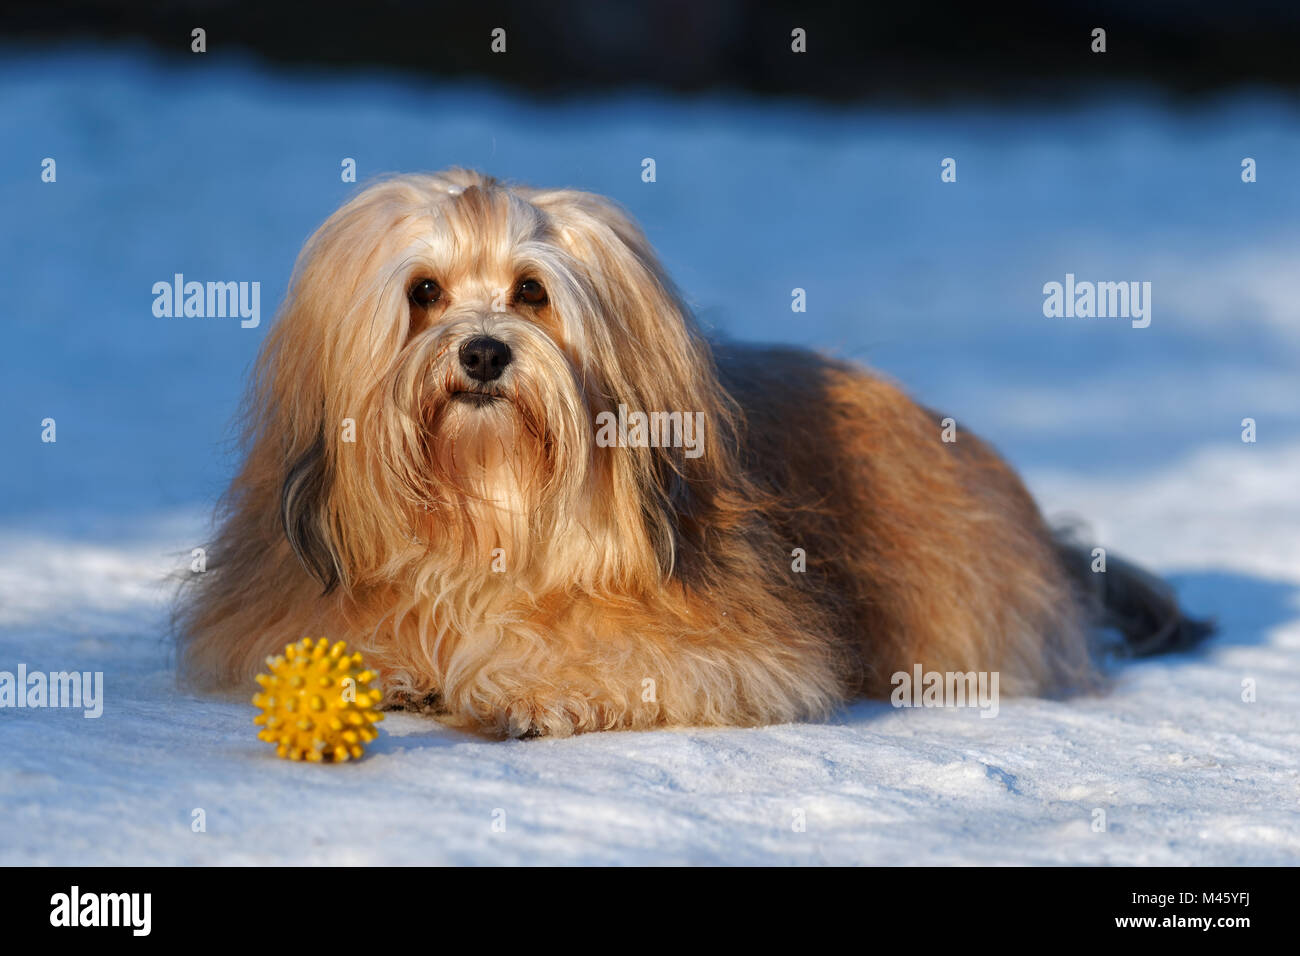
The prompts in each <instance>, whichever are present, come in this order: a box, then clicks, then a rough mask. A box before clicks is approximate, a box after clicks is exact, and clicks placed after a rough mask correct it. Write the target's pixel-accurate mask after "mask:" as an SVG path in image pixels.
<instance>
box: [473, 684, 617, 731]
mask: <svg viewBox="0 0 1300 956" xmlns="http://www.w3.org/2000/svg"><path fill="white" fill-rule="evenodd" d="M496 727H497V730H498V732H499V733H501V735H502V736H505V737H514V738H517V739H521V740H531V739H532V738H534V737H571V736H573V735H574V734H576V733H582V732H584V731H589V730H600V729H602V728H603V721H602V717H601V709H600V708H599V707H596V706H595V705H593V704H592V702H590V701H588V700H586V699H585V698H583V697H580V696H577V695H572V694H562V693H558V692H556V693H534V694H529V695H527V696H525V697H521V698H519V699H516V700H512V701H510V702H509V703H507V704H506V705H505V706H504V707H503V708H502V709H501V711H500V712H499V713H498V714H497V715H496Z"/></svg>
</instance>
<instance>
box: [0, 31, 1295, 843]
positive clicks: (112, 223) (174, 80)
mask: <svg viewBox="0 0 1300 956" xmlns="http://www.w3.org/2000/svg"><path fill="white" fill-rule="evenodd" d="M0 103H3V104H4V107H3V109H0V142H3V143H5V149H4V150H3V151H0V210H2V215H3V219H2V220H0V222H2V223H3V229H0V270H3V271H2V273H0V280H2V285H3V288H4V290H5V294H4V296H3V298H0V310H3V311H2V313H0V321H2V323H3V325H2V326H0V328H2V329H3V331H0V346H2V348H0V363H3V364H2V366H0V403H2V404H0V407H2V408H3V416H0V429H2V430H3V431H2V434H0V447H3V448H4V464H3V467H2V468H0V670H13V669H15V668H16V666H17V664H18V663H19V662H22V663H25V664H26V665H27V666H28V668H29V669H31V670H38V669H39V670H68V669H77V670H91V671H96V670H98V671H103V672H104V674H105V682H106V703H105V709H104V714H103V716H102V717H101V718H100V719H98V720H87V719H84V718H83V717H82V716H81V714H80V712H69V711H59V710H42V711H32V710H21V711H20V710H0V862H3V863H58V864H76V863H92V864H121V863H228V864H260V863H273V862H286V863H288V862H302V863H380V864H407V863H742V864H743V863H885V864H892V863H1123V864H1188V863H1244V864H1252V863H1268V864H1284V863H1287V864H1295V863H1300V494H1297V484H1298V482H1297V475H1300V402H1297V393H1298V392H1300V388H1298V386H1300V375H1298V374H1297V370H1300V269H1297V268H1296V265H1295V264H1296V262H1297V260H1298V258H1300V225H1297V224H1298V223H1300V216H1298V215H1297V213H1300V192H1297V190H1295V188H1294V186H1293V185H1292V180H1293V177H1290V176H1289V174H1288V171H1287V169H1286V163H1287V162H1288V161H1289V162H1294V157H1295V156H1297V155H1300V123H1297V122H1296V119H1297V112H1296V110H1295V108H1294V107H1291V106H1286V105H1284V104H1280V103H1277V102H1274V101H1271V100H1269V99H1268V98H1266V97H1264V96H1261V95H1241V96H1236V97H1233V98H1231V99H1226V100H1223V101H1218V102H1214V103H1210V104H1207V105H1205V106H1202V107H1200V108H1198V109H1195V110H1175V109H1173V108H1170V107H1166V106H1165V105H1163V104H1161V103H1158V102H1154V101H1146V100H1142V99H1136V100H1133V101H1131V102H1128V103H1125V104H1121V103H1119V102H1106V103H1096V104H1083V105H1078V106H1063V107H1061V108H1059V109H1054V110H1049V109H1046V108H1035V109H1012V110H1005V111H994V110H990V109H976V108H969V109H952V110H943V111H934V112H922V113H894V112H872V111H843V110H834V109H829V108H823V107H812V106H809V105H807V104H797V103H780V102H778V103H775V104H772V103H767V104H764V103H756V102H752V101H748V100H740V99H716V98H706V99H700V100H677V99H669V98H659V97H656V96H649V95H646V96H638V97H629V96H621V97H618V98H610V99H592V100H587V101H580V102H568V103H562V104H555V103H543V102H537V101H531V100H525V99H523V98H520V97H517V96H514V95H512V94H506V93H502V92H498V91H494V90H491V89H488V88H484V87H481V86H472V87H470V86H455V85H441V86H432V85H428V84H424V83H414V82H410V81H407V80H402V79H398V78H391V77H382V76H374V75H355V76H347V77H340V76H323V75H311V74H289V73H278V72H271V71H267V70H264V69H262V68H260V67H255V66H252V65H250V64H248V63H246V62H243V61H240V60H238V59H229V58H222V57H221V56H220V55H217V54H212V55H210V56H209V58H208V59H206V60H202V61H200V60H199V59H198V58H186V59H182V60H176V61H163V60H157V59H154V58H153V57H152V55H149V54H145V53H142V52H139V51H132V50H129V49H128V50H121V49H119V50H108V51H106V50H94V49H84V48H78V49H71V50H67V51H62V52H53V53H51V52H48V51H47V52H44V53H42V54H40V55H34V54H29V53H25V52H20V51H17V50H13V49H10V50H8V51H5V50H3V49H0ZM46 156H52V157H55V158H56V159H57V161H58V164H59V165H58V182H57V183H55V184H44V183H41V182H40V181H39V178H38V173H39V164H40V160H41V159H42V158H43V157H46ZM344 156H352V157H355V158H357V160H358V165H359V167H360V171H361V178H362V179H364V178H366V177H367V176H369V175H373V174H376V173H378V172H381V171H389V170H409V169H428V168H439V167H443V166H447V165H452V164H461V165H470V166H477V167H480V168H484V169H486V170H488V171H491V172H494V173H496V174H498V175H503V176H506V177H511V178H519V179H523V180H528V181H531V182H535V183H539V184H567V185H575V186H581V187H585V188H590V189H594V190H597V191H600V192H603V193H606V194H609V195H612V196H614V197H615V198H617V199H619V200H620V201H622V202H624V203H625V204H626V205H628V206H629V207H630V208H631V209H632V211H633V212H634V213H635V214H636V215H637V216H638V217H639V218H640V219H641V220H642V221H643V223H644V224H645V225H646V228H647V231H648V232H649V234H650V236H651V239H652V240H653V241H654V242H655V243H656V245H657V246H658V248H659V249H660V251H661V253H662V254H663V256H664V258H665V261H666V262H667V264H668V266H669V268H670V270H671V271H672V272H673V273H674V275H675V276H676V278H677V279H678V281H679V283H680V284H681V285H682V287H683V288H684V289H685V291H686V292H687V294H688V295H689V296H690V297H691V298H692V300H693V301H694V303H695V304H696V306H697V308H698V310H699V312H700V314H701V316H702V317H703V319H704V320H705V321H706V322H708V323H709V324H711V325H713V326H714V327H716V328H718V329H720V330H723V331H725V332H727V333H729V334H732V335H735V336H737V337H742V338H751V339H766V340H783V341H792V342H798V343H802V344H808V345H815V346H817V347H821V348H825V349H828V350H830V351H834V352H837V353H839V354H842V355H848V356H852V357H856V358H860V359H863V360H866V361H869V362H870V363H871V364H873V365H876V366H877V367H880V368H883V369H884V370H886V371H887V372H889V373H890V374H893V375H894V376H896V377H898V378H899V379H900V380H902V381H903V382H904V383H905V384H906V385H907V386H908V387H909V388H910V389H912V390H913V391H914V392H915V393H916V394H918V395H919V396H921V397H923V398H924V399H925V400H926V401H927V403H929V404H931V405H932V406H933V407H936V408H941V409H945V410H947V411H949V412H950V413H952V414H954V415H955V416H956V417H957V418H958V419H959V420H960V421H962V422H963V423H964V424H969V425H970V427H973V428H975V429H976V430H978V431H980V432H981V433H982V434H984V435H986V436H987V437H989V438H991V439H992V440H993V441H994V442H995V443H996V444H998V445H999V447H1001V448H1003V449H1004V451H1005V452H1006V453H1007V455H1008V457H1009V458H1010V459H1011V460H1012V461H1013V462H1014V463H1015V464H1016V465H1017V466H1019V467H1021V468H1022V469H1023V470H1024V471H1025V473H1026V475H1027V477H1028V479H1029V482H1030V485H1031V487H1032V488H1033V489H1034V491H1035V492H1036V493H1037V494H1038V495H1039V498H1040V500H1041V501H1042V502H1043V505H1044V508H1045V510H1046V511H1047V512H1048V513H1049V514H1050V515H1056V516H1061V517H1063V518H1065V517H1070V516H1077V517H1078V518H1080V519H1082V520H1083V521H1085V522H1087V524H1088V525H1089V527H1090V528H1091V531H1092V533H1093V534H1094V535H1095V536H1096V537H1097V539H1098V540H1099V541H1101V542H1102V543H1104V544H1106V545H1107V546H1108V547H1111V548H1114V549H1116V550H1117V551H1122V552H1123V553H1125V554H1126V555H1128V556H1130V557H1133V558H1136V559H1138V560H1140V561H1143V562H1145V563H1148V564H1150V565H1151V566H1153V567H1156V568H1158V569H1160V570H1162V571H1164V572H1166V573H1168V574H1169V575H1170V577H1171V579H1172V580H1173V581H1174V582H1175V584H1176V585H1177V586H1178V588H1179V590H1180V593H1181V594H1182V595H1183V597H1184V599H1185V600H1186V602H1187V603H1188V605H1189V606H1190V607H1191V608H1192V609H1193V610H1194V611H1195V612H1197V613H1202V614H1208V615H1212V616H1215V617H1216V618H1217V619H1218V621H1219V623H1220V627H1221V632H1220V634H1219V635H1218V636H1217V637H1216V638H1215V639H1214V640H1213V641H1212V642H1211V643H1210V644H1209V645H1208V647H1207V648H1206V649H1205V650H1204V651H1203V652H1201V653H1199V654H1195V655H1185V656H1180V657H1170V658H1164V659H1157V660H1151V661H1147V662H1144V663H1141V664H1136V665H1130V666H1127V667H1124V668H1122V669H1120V670H1118V671H1117V672H1116V674H1115V686H1114V688H1113V689H1112V691H1111V692H1110V693H1109V694H1107V695H1104V696H1099V697H1092V698H1087V699H1082V700H1074V701H1069V702H1050V701H1041V700H1009V699H1003V700H1002V702H1001V708H1000V711H999V714H998V716H997V717H996V718H995V719H992V720H989V719H983V718H981V717H980V716H979V713H978V711H975V710H969V711H963V710H924V709H900V710H895V709H893V708H891V707H890V706H888V705H887V704H881V703H859V704H856V705H854V706H851V707H848V708H846V709H845V710H843V711H842V712H841V713H839V714H838V715H836V717H835V718H834V719H832V720H830V721H828V722H826V723H821V724H801V725H794V726H780V727H769V728H762V729H756V730H680V731H656V732H653V733H635V734H634V733H614V734H597V735H588V736H584V737H578V738H574V739H569V740H545V739H542V740H535V741H528V742H505V743H501V742H493V741H485V740H480V739H477V738H473V737H470V736H466V735H463V734H460V733H457V732H454V731H451V730H448V729H446V728H444V727H442V726H441V725H439V724H437V723H436V722H434V721H432V720H430V719H427V718H423V717H418V716H414V715H408V714H390V715H389V716H388V718H387V719H386V720H385V722H384V723H383V724H382V725H381V726H382V730H383V732H382V733H381V736H380V739H379V740H378V741H377V742H376V743H375V744H374V745H372V747H371V749H370V752H369V755H368V756H367V757H366V759H365V760H363V761H362V762H360V763H357V764H353V765H345V766H341V767H315V766H301V765H294V764H289V763H287V762H283V761H279V760H277V759H276V758H275V757H274V756H273V754H272V753H271V751H270V748H269V747H267V745H265V744H263V743H261V742H259V741H258V740H256V738H255V735H254V734H255V731H254V728H253V726H252V723H251V719H252V714H253V709H252V707H251V705H250V704H248V703H247V702H245V701H243V700H239V701H228V700H214V699H197V698H194V697H191V696H187V695H185V694H182V693H179V692H178V691H177V689H176V687H175V683H174V678H173V669H172V657H171V651H170V648H169V645H168V643H167V640H166V636H165V630H166V615H167V599H168V594H169V591H168V586H167V584H166V580H167V578H168V576H169V575H171V574H173V573H175V572H176V570H177V569H178V568H183V567H185V566H186V565H187V564H188V561H189V553H190V549H191V548H193V547H195V546H196V545H198V544H202V543H203V541H204V538H205V535H206V533H207V520H208V519H207V516H208V513H209V510H210V506H211V502H212V499H213V498H214V497H215V495H216V494H218V493H219V492H220V490H221V489H222V487H223V486H224V484H225V481H226V479H227V478H228V476H229V473H230V469H231V467H232V465H233V461H232V458H231V454H230V449H229V445H228V439H229V435H230V431H229V427H228V426H229V423H230V421H231V418H232V416H233V413H234V410H235V403H236V402H237V400H238V396H239V393H240V390H241V388H242V384H243V381H244V374H245V371H246V367H247V363H248V361H249V360H250V359H251V357H252V356H253V354H254V353H255V351H256V349H257V346H258V344H259V343H260V341H261V337H262V336H263V335H264V334H265V331H266V328H267V326H268V325H269V324H270V315H271V310H272V307H273V303H274V302H275V301H276V300H277V299H278V298H279V296H280V295H281V294H282V291H283V288H284V284H285V282H286V280H287V277H288V271H289V268H290V265H291V263H292V260H293V257H294V256H295V255H296V253H297V250H298V248H299V246H300V245H301V242H302V240H303V239H304V238H305V237H306V235H307V234H308V233H309V232H310V231H311V230H312V229H313V228H314V227H315V226H316V225H317V223H318V222H319V221H320V220H321V219H322V218H323V217H324V216H325V215H326V214H327V213H328V212H329V211H330V210H331V209H332V208H333V207H334V206H336V205H337V204H338V203H339V202H341V201H342V200H343V199H344V198H345V197H346V196H347V195H348V194H349V193H350V192H351V190H353V189H354V188H356V187H354V186H350V185H345V184H342V183H340V182H339V181H338V168H339V162H340V160H341V158H342V157H344ZM644 156H653V157H655V158H656V160H657V163H658V175H659V181H658V182H657V183H655V184H653V185H650V184H643V183H642V182H641V181H640V178H639V173H640V161H641V159H642V158H643V157H644ZM945 156H953V157H956V158H957V159H958V163H959V176H958V182H957V183H956V184H954V185H940V184H939V181H938V168H939V160H940V159H941V158H943V157H945ZM1243 156H1253V157H1255V158H1256V159H1257V160H1258V162H1259V169H1260V181H1259V182H1258V183H1256V184H1253V185H1251V186H1246V185H1244V184H1242V183H1241V182H1240V179H1239V177H1238V168H1239V163H1240V160H1241V157H1243ZM174 272H184V273H186V274H187V275H188V276H191V277H193V278H199V279H203V280H207V279H220V280H259V281H261V282H262V283H263V290H262V298H263V323H262V326H261V328H259V329H256V330H242V329H240V328H239V327H238V323H237V322H230V321H225V322H223V321H222V320H159V319H155V318H154V317H153V315H152V314H151V311H150V305H151V303H152V296H151V294H150V288H151V286H152V284H153V282H155V281H159V280H169V279H170V277H171V276H172V274H173V273H174ZM1066 272H1074V273H1075V274H1076V275H1078V276H1079V277H1080V278H1087V277H1093V278H1096V279H1115V280H1118V279H1135V280H1149V281H1152V283H1153V287H1154V290H1155V291H1154V303H1155V308H1154V318H1153V322H1152V326H1151V328H1149V329H1145V330H1132V329H1130V328H1129V327H1128V326H1127V323H1121V322H1109V323H1107V322H1105V321H1100V320H1098V321H1093V322H1086V321H1084V320H1079V321H1077V322H1076V323H1074V324H1071V323H1070V322H1069V321H1067V320H1049V319H1045V318H1044V317H1043V316H1042V312H1041V304H1042V294H1041V287H1042V284H1043V283H1044V282H1047V281H1053V280H1055V281H1060V280H1061V279H1062V277H1063V276H1064V274H1065V273H1066ZM795 286H799V287H802V288H806V289H807V290H808V295H809V312H808V314H807V315H801V316H792V315H791V313H790V312H789V305H788V303H789V295H790V291H789V290H790V289H791V288H793V287H795ZM792 319H794V321H792ZM46 416H51V417H54V418H55V419H56V420H57V421H58V429H59V430H58V442H57V443H56V444H53V445H49V444H42V443H41V442H40V441H39V433H40V426H39V423H40V421H41V419H42V418H44V417H46ZM1248 416H1249V417H1254V418H1255V419H1257V422H1258V427H1259V441H1258V443H1256V444H1244V443H1242V442H1241V441H1240V422H1241V419H1242V418H1244V417H1248ZM1246 680H1249V681H1253V682H1254V688H1255V695H1256V699H1255V701H1254V702H1251V703H1247V702H1244V701H1243V700H1242V696H1243V694H1242V691H1243V681H1246ZM196 808H201V809H202V810H203V811H204V813H205V816H206V832H201V833H196V832H193V831H192V829H191V819H192V812H193V811H194V810H195V809H196ZM1097 810H1104V811H1105V814H1106V822H1107V828H1106V830H1105V831H1104V832H1094V829H1093V821H1094V818H1095V811H1097ZM498 811H503V812H504V820H505V828H504V830H503V831H499V830H496V829H494V828H493V823H494V820H500V819H501V818H502V813H500V812H498ZM796 811H802V816H803V818H804V819H805V820H806V827H805V829H804V830H803V831H802V832H799V831H798V830H796V829H795V828H794V826H793V825H792V824H793V823H794V822H795V820H796V817H797V813H796Z"/></svg>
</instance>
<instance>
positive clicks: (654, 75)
mask: <svg viewBox="0 0 1300 956" xmlns="http://www.w3.org/2000/svg"><path fill="white" fill-rule="evenodd" d="M795 26H799V27H803V28H804V29H806V30H807V31H808V52H807V54H806V55H803V56H791V55H790V31H791V29H792V28H793V27H795ZM194 27H203V28H204V29H205V30H207V38H208V44H209V47H210V48H213V49H214V51H215V50H228V49H230V48H231V47H239V48H243V49H246V50H248V51H252V52H254V53H256V54H257V55H259V56H262V57H265V58H267V59H269V60H272V61H281V62H287V63H299V64H300V63H312V64H319V65H321V66H325V67H330V68H338V67H341V66H350V65H355V66H368V67H374V66H380V67H388V68H392V69H395V70H401V71H409V72H413V73H421V74H427V75H431V76H442V77H445V76H452V75H454V76H467V77H488V78H491V79H492V80H494V81H496V82H505V83H508V84H512V85H514V86H515V87H517V88H522V89H524V90H532V91H535V92H537V93H545V94H550V95H554V94H556V93H563V92H588V91H595V90H603V89H608V88H626V87H638V86H650V87H656V88H664V89H672V90H677V91H706V90H720V89H722V90H730V89H739V90H746V91H751V92H758V93H768V94H788V95H797V96H804V97H815V98H819V99H826V100H837V101H845V100H876V101H907V102H918V101H921V102H924V101H938V102H944V101H952V100H963V99H970V98H1008V97H1009V98H1028V99H1037V98H1043V97H1049V96H1050V97H1055V98H1059V97H1060V96H1062V95H1071V94H1078V93H1081V92H1084V91H1087V92H1096V88H1097V87H1098V86H1104V85H1108V84H1122V83H1132V82H1134V81H1141V82H1144V83H1150V84H1153V85H1155V86H1158V87H1161V88H1163V89H1164V90H1166V91H1168V92H1170V93H1173V94H1176V95H1179V96H1195V95H1198V94H1203V93H1205V92H1206V91H1209V90H1214V89H1218V88H1222V87H1230V86H1236V85H1241V84H1263V85H1270V86H1278V87H1284V88H1287V89H1290V90H1295V89H1296V88H1297V87H1300V4H1297V3H1295V2H1288V0H1250V2H1244V3H1243V2H1237V3H1222V2H1220V3H1211V2H1206V0H1190V2H1182V3H1179V2H1157V3H1145V4H1143V3H1130V2H1125V0H1102V2H1095V3H1088V4H1059V3H1051V2H1039V3H1030V2H1018V3H1002V4H995V5H988V6H985V5H980V4H958V3H952V4H946V3H942V2H941V3H928V2H908V3H896V4H876V3H855V4H849V3H829V2H811V3H810V2H771V3H745V2H741V0H712V2H689V0H627V2H609V0H551V2H546V3H538V2H525V0H487V2H477V0H469V2H462V3H410V2H397V0H373V2H366V0H358V2H352V0H317V2H312V3H304V4H281V5H277V4H272V3H268V2H250V0H180V2H174V3H139V2H131V0H71V2H62V3H53V4H51V3H45V2H39V0H9V2H7V3H6V4H5V5H4V7H3V10H2V11H0V34H3V35H7V36H8V37H9V38H11V39H17V38H23V39H35V40H40V41H42V42H44V41H51V40H74V41H75V40H83V41H84V40H91V41H96V42H112V41H116V40H122V39H127V38H143V39H145V40H147V41H148V42H149V43H151V44H154V45H156V46H157V47H159V48H160V49H163V50H171V51H175V52H188V51H189V43H190V31H191V30H192V29H193V28H194ZM495 27H504V28H505V29H506V31H507V37H508V48H507V49H508V53H509V55H508V56H497V55H494V54H493V53H492V52H491V51H490V49H489V40H490V33H491V31H492V29H493V28H495ZM1094 27H1103V28H1104V29H1105V30H1106V31H1107V52H1106V54H1105V56H1104V57H1101V56H1097V55H1094V54H1093V53H1092V52H1091V49H1090V47H1091V31H1092V29H1093V28H1094Z"/></svg>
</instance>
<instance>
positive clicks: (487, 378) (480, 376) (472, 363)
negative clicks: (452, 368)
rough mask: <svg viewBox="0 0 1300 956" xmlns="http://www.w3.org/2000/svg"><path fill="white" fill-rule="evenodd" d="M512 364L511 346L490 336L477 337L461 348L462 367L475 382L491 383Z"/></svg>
mask: <svg viewBox="0 0 1300 956" xmlns="http://www.w3.org/2000/svg"><path fill="white" fill-rule="evenodd" d="M509 364H510V346H508V345H506V343H504V342H502V341H501V340H500V339H494V338H492V336H490V335H476V336H474V338H472V339H470V340H469V341H468V342H466V343H465V344H464V345H462V346H461V347H460V367H461V368H463V369H464V370H465V374H466V375H468V376H469V377H470V378H472V379H474V380H475V381H479V382H491V381H493V380H494V379H498V378H500V377H501V373H502V372H504V371H505V370H506V366H507V365H509Z"/></svg>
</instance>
